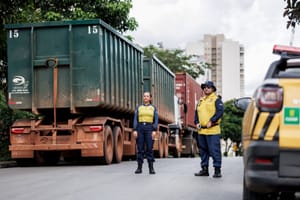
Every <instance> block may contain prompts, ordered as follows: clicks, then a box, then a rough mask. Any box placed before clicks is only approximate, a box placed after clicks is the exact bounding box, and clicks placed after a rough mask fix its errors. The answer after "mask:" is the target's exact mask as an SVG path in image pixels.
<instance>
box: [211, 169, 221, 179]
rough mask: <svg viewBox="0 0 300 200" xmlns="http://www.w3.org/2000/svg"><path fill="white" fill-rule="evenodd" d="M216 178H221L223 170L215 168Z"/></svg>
mask: <svg viewBox="0 0 300 200" xmlns="http://www.w3.org/2000/svg"><path fill="white" fill-rule="evenodd" d="M213 177H214V178H221V177H222V174H221V168H220V167H215V173H214V175H213Z"/></svg>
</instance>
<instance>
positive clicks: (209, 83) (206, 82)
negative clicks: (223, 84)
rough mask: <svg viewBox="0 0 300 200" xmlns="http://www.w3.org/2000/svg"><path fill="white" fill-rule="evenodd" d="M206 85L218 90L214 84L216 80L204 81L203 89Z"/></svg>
mask: <svg viewBox="0 0 300 200" xmlns="http://www.w3.org/2000/svg"><path fill="white" fill-rule="evenodd" d="M205 87H211V88H213V89H214V91H216V90H217V88H216V86H215V85H214V82H212V81H205V82H204V83H202V84H201V88H202V90H204V88H205Z"/></svg>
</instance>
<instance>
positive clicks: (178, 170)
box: [0, 157, 243, 200]
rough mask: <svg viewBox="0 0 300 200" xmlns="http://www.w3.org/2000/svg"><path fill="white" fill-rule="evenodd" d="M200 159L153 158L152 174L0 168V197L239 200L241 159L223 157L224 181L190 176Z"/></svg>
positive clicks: (127, 168) (104, 168)
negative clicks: (154, 160) (153, 170)
mask: <svg viewBox="0 0 300 200" xmlns="http://www.w3.org/2000/svg"><path fill="white" fill-rule="evenodd" d="M199 162H200V159H199V158H179V159H178V158H168V159H157V160H156V162H155V163H154V167H155V171H156V174H155V175H150V174H149V172H148V167H147V163H145V164H144V167H143V173H142V174H134V170H135V169H136V162H135V161H126V162H125V161H124V162H122V163H119V164H112V165H66V164H64V165H59V166H49V167H11V168H1V169H0V199H12V200H29V199H30V200H31V199H38V200H54V199H55V200H82V199H84V200H86V199H87V200H89V199H97V200H100V199H105V200H110V199H118V200H122V199H124V200H127V199H128V200H129V199H130V200H154V199H155V200H168V199H169V200H196V199H197V200H199V199H205V200H224V199H230V200H241V199H242V174H243V172H242V171H243V170H242V167H243V165H242V158H241V157H224V158H223V168H222V174H223V177H222V178H220V179H216V178H212V174H213V169H212V168H210V173H211V176H209V177H195V176H194V173H195V172H198V170H199V169H200V164H199Z"/></svg>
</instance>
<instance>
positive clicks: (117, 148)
mask: <svg viewBox="0 0 300 200" xmlns="http://www.w3.org/2000/svg"><path fill="white" fill-rule="evenodd" d="M113 136H114V162H116V163H120V162H121V161H122V157H123V135H122V131H121V128H120V127H119V126H116V127H114V129H113Z"/></svg>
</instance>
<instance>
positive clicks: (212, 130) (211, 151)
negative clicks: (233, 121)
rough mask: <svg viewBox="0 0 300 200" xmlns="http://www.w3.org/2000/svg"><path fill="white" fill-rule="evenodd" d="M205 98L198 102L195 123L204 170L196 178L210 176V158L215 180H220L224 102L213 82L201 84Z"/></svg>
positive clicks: (201, 164)
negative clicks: (210, 158) (221, 123)
mask: <svg viewBox="0 0 300 200" xmlns="http://www.w3.org/2000/svg"><path fill="white" fill-rule="evenodd" d="M201 88H202V90H203V91H204V94H205V95H204V97H202V98H200V100H199V101H198V104H197V107H196V110H195V118H194V123H195V124H196V126H197V128H198V136H197V137H198V138H197V141H198V147H199V153H200V158H201V162H200V167H201V168H202V169H201V170H200V171H199V172H198V173H195V176H209V157H210V156H211V157H212V159H213V167H214V169H215V173H214V175H213V177H214V178H220V177H222V175H221V165H222V155H221V145H220V134H221V127H220V122H221V117H222V116H223V113H224V107H223V102H222V99H221V98H220V96H218V95H217V94H216V93H215V92H216V87H215V85H214V83H213V82H212V81H206V82H205V83H203V84H201Z"/></svg>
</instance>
